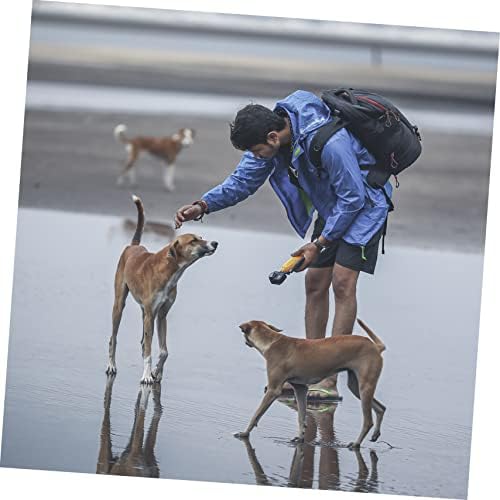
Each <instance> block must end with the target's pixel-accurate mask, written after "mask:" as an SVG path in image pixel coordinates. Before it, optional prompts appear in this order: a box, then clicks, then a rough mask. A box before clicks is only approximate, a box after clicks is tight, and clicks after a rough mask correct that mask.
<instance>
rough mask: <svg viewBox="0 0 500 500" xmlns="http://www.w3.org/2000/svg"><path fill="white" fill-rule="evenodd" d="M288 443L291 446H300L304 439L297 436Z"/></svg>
mask: <svg viewBox="0 0 500 500" xmlns="http://www.w3.org/2000/svg"><path fill="white" fill-rule="evenodd" d="M290 442H291V443H292V444H302V443H303V442H304V438H303V437H299V436H297V437H294V438H293V439H292V440H291V441H290Z"/></svg>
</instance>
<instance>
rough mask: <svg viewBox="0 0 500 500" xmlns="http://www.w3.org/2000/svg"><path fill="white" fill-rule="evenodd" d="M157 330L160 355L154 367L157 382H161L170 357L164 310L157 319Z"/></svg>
mask: <svg viewBox="0 0 500 500" xmlns="http://www.w3.org/2000/svg"><path fill="white" fill-rule="evenodd" d="M156 330H157V333H158V344H159V347H160V355H159V356H158V363H157V364H156V368H155V369H154V372H153V376H154V378H155V381H156V382H160V381H161V379H162V378H163V366H164V364H165V361H166V360H167V358H168V349H167V315H166V313H165V312H163V311H162V310H160V311H159V313H158V317H157V319H156Z"/></svg>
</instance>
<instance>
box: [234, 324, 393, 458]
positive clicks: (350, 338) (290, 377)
mask: <svg viewBox="0 0 500 500" xmlns="http://www.w3.org/2000/svg"><path fill="white" fill-rule="evenodd" d="M358 323H359V324H360V325H361V327H362V328H363V329H364V330H365V331H366V333H367V334H368V336H369V337H370V339H371V340H369V339H367V338H366V337H362V336H359V335H340V336H335V337H329V338H326V339H314V340H313V339H297V338H291V337H287V336H286V335H282V334H281V333H278V332H281V330H279V329H278V328H276V327H274V326H272V325H269V324H267V323H265V322H264V321H249V322H248V323H243V324H242V325H240V329H241V330H242V332H243V334H244V336H245V343H246V344H247V345H248V346H249V347H255V348H256V349H257V350H258V351H259V352H260V354H262V356H263V357H264V359H265V360H266V363H267V377H268V385H267V391H266V393H265V394H264V398H263V399H262V402H261V404H260V406H259V407H258V408H257V411H256V412H255V415H254V416H253V417H252V420H251V421H250V423H249V425H248V427H247V429H246V431H244V432H240V433H238V434H236V437H241V438H244V437H248V435H249V434H250V432H251V431H252V429H253V428H254V427H256V426H257V423H258V421H259V420H260V418H261V417H262V415H264V413H265V412H266V410H267V409H268V408H269V406H271V404H272V403H273V401H275V400H276V398H278V397H279V395H280V394H281V388H282V387H283V384H284V383H285V382H289V383H290V384H291V385H292V387H293V390H294V392H295V398H296V400H297V407H298V416H299V436H298V437H297V438H295V439H294V441H298V442H302V441H303V440H304V429H305V416H306V405H307V386H308V385H310V384H316V383H318V382H319V381H320V380H322V379H324V378H325V377H329V376H330V375H333V374H334V373H338V372H340V371H344V370H347V372H348V377H349V378H348V386H349V389H350V390H351V392H352V393H353V394H354V395H355V396H356V397H357V398H359V399H361V407H362V410H363V426H362V429H361V433H360V435H359V436H358V439H357V440H356V441H354V442H353V443H350V444H349V447H350V448H359V446H360V445H361V442H362V441H363V439H364V438H365V436H366V434H367V433H368V431H369V430H370V429H371V427H372V426H373V419H372V409H373V410H374V411H375V414H376V417H377V421H376V425H375V430H374V432H373V436H372V438H371V440H372V441H376V440H377V439H378V437H379V436H380V425H381V424H382V418H383V416H384V412H385V406H384V405H383V404H382V403H380V402H379V401H377V400H376V399H375V398H374V397H373V396H374V394H375V389H376V387H377V381H378V379H379V376H380V372H381V371H382V365H383V360H382V356H381V353H382V351H384V349H385V346H384V344H383V343H382V341H381V340H380V339H379V338H378V337H377V336H376V335H375V334H374V333H373V332H372V331H371V330H370V329H369V328H368V327H367V326H366V325H365V324H364V323H363V322H362V321H361V320H359V319H358Z"/></svg>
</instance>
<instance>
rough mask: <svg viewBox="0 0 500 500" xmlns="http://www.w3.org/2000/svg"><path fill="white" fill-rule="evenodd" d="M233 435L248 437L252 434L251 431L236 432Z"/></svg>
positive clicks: (240, 437) (239, 437) (241, 437)
mask: <svg viewBox="0 0 500 500" xmlns="http://www.w3.org/2000/svg"><path fill="white" fill-rule="evenodd" d="M233 436H234V437H235V438H238V439H247V438H248V436H250V433H249V432H235V433H233Z"/></svg>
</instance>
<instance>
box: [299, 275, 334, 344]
mask: <svg viewBox="0 0 500 500" xmlns="http://www.w3.org/2000/svg"><path fill="white" fill-rule="evenodd" d="M305 282H306V314H305V321H306V338H308V339H323V338H325V335H326V325H327V323H328V313H329V306H330V284H331V283H332V268H331V267H322V268H310V269H308V270H307V272H306V280H305Z"/></svg>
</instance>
